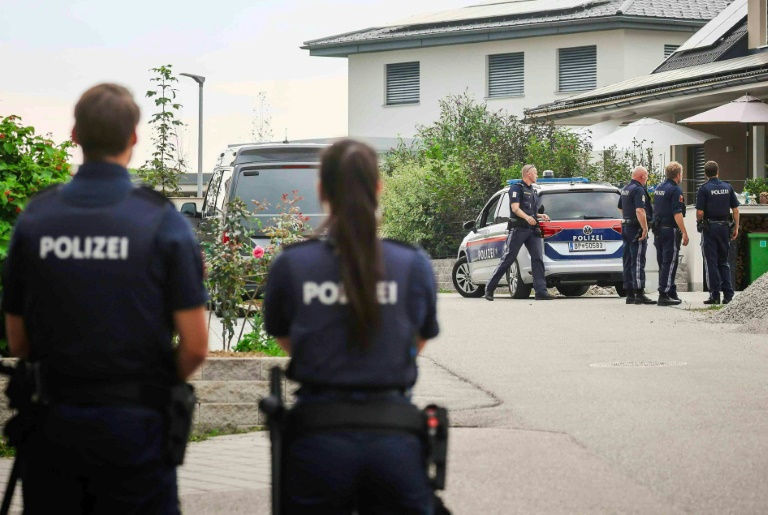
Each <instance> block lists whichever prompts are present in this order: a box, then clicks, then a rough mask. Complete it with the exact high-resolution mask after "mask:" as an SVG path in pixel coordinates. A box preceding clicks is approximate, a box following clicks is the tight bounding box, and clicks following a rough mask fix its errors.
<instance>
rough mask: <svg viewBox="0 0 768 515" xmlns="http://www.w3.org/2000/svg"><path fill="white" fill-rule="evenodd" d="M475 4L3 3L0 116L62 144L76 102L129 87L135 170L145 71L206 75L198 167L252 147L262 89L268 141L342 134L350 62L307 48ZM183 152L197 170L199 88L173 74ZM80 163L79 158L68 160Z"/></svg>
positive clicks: (374, 0) (144, 133)
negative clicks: (133, 104) (135, 122)
mask: <svg viewBox="0 0 768 515" xmlns="http://www.w3.org/2000/svg"><path fill="white" fill-rule="evenodd" d="M475 3H479V2H477V1H473V0H415V1H414V0H410V1H409V0H320V1H318V0H282V1H281V0H219V1H214V2H206V3H205V4H203V3H202V2H200V3H199V5H204V7H196V6H195V3H193V2H188V1H185V2H181V1H178V0H165V1H163V0H159V1H158V0H153V1H150V0H134V1H132V2H124V1H121V2H117V1H115V0H80V1H78V0H70V1H67V2H64V1H61V0H0V4H2V5H1V6H0V70H2V72H0V73H1V75H0V77H1V78H0V116H8V115H10V114H16V115H19V116H21V117H22V118H23V122H24V123H25V124H28V125H33V126H34V127H35V129H36V130H37V131H38V132H39V133H42V134H45V133H52V135H53V139H54V140H55V141H57V142H58V141H62V140H64V139H65V138H67V137H69V134H70V131H71V128H72V123H73V119H72V111H73V108H74V104H75V102H76V101H77V98H78V97H79V95H80V94H81V93H82V92H83V91H84V90H85V89H87V88H88V87H90V86H92V85H94V84H97V83H100V82H106V81H109V82H117V83H120V84H123V85H125V86H127V87H128V88H129V89H131V90H132V91H133V93H134V95H135V97H136V100H137V101H138V102H139V105H140V106H141V109H142V120H141V122H140V125H139V145H138V146H137V148H136V151H135V153H134V158H133V161H132V162H131V166H132V167H138V166H141V165H142V164H143V163H144V161H145V160H146V159H148V157H149V154H150V152H151V143H150V137H151V132H150V130H149V127H148V125H147V120H148V119H149V116H150V114H151V113H152V112H153V111H154V105H153V103H152V101H151V100H150V99H146V98H144V94H145V92H146V90H147V89H149V88H150V87H151V84H150V81H149V79H150V78H151V77H152V74H151V73H150V72H149V69H150V68H153V67H157V66H160V65H164V64H171V65H173V70H174V73H176V74H178V73H179V72H188V73H195V74H198V75H203V76H205V77H206V82H205V88H204V113H203V115H204V116H203V121H204V130H203V137H204V144H203V153H204V154H203V169H204V171H206V172H209V171H211V169H212V168H213V165H214V163H215V160H216V157H217V155H218V154H219V153H220V152H221V150H222V149H223V148H225V147H226V146H227V144H230V143H238V142H244V141H250V140H251V137H250V134H251V129H252V121H253V118H254V116H253V109H254V108H255V107H257V105H256V104H257V101H256V99H257V95H258V93H259V92H260V91H264V92H265V93H266V96H267V101H268V103H269V105H270V106H271V109H270V112H271V121H272V127H273V130H274V133H275V138H279V139H282V138H283V137H284V133H285V129H286V128H287V130H288V138H289V139H301V138H313V137H335V136H343V135H346V131H347V60H346V59H340V58H330V57H310V56H309V52H308V51H307V50H301V49H300V48H299V47H300V46H301V45H302V44H303V42H304V41H308V40H312V39H317V38H321V37H325V36H331V35H335V34H340V33H344V32H349V31H354V30H359V29H364V28H368V27H372V26H377V25H379V24H383V23H386V22H391V21H393V20H400V19H403V18H407V17H409V16H412V15H416V14H423V13H428V12H433V11H440V10H444V9H452V8H456V7H463V6H466V5H472V4H475ZM179 79H180V81H179V83H178V89H179V91H178V100H179V101H180V103H181V104H183V109H182V114H181V119H182V121H183V122H185V123H186V124H187V127H186V128H185V129H184V130H183V131H182V134H181V136H182V138H181V142H182V146H183V151H184V153H185V154H186V157H187V160H188V162H189V164H190V171H193V172H195V171H197V123H198V121H197V120H198V114H197V111H198V109H197V105H198V87H197V84H195V82H193V81H192V79H189V78H186V77H179ZM80 160H81V156H80V153H79V151H76V152H75V154H74V156H73V162H76V163H79V162H80Z"/></svg>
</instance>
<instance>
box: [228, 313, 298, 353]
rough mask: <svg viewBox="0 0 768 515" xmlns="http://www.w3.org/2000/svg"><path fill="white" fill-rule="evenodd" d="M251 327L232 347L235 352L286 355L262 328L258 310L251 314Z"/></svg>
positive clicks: (262, 323) (261, 319) (262, 322)
mask: <svg viewBox="0 0 768 515" xmlns="http://www.w3.org/2000/svg"><path fill="white" fill-rule="evenodd" d="M251 327H252V328H253V331H251V332H250V333H247V334H245V335H243V337H242V338H240V341H239V342H237V345H235V347H234V349H233V350H234V351H235V352H262V353H264V354H266V355H267V356H278V357H282V356H286V353H285V351H284V350H283V349H282V347H280V345H279V344H278V343H277V340H275V339H274V338H272V337H271V336H269V335H268V334H267V332H266V331H265V330H264V320H263V318H262V315H261V311H260V310H259V311H255V312H254V313H253V315H252V316H251Z"/></svg>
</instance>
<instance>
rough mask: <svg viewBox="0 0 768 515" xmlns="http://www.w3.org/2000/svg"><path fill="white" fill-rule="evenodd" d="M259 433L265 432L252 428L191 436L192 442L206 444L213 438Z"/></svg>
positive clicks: (212, 431)
mask: <svg viewBox="0 0 768 515" xmlns="http://www.w3.org/2000/svg"><path fill="white" fill-rule="evenodd" d="M257 431H263V429H261V428H251V429H211V430H209V431H204V432H202V433H197V434H192V435H190V436H189V441H190V442H204V441H206V440H209V439H211V438H215V437H217V436H228V435H243V434H246V433H254V432H257Z"/></svg>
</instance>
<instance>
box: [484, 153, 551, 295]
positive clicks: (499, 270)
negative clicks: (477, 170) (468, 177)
mask: <svg viewBox="0 0 768 515" xmlns="http://www.w3.org/2000/svg"><path fill="white" fill-rule="evenodd" d="M521 175H522V180H521V181H520V182H518V183H516V184H513V185H512V186H510V187H509V203H510V208H511V216H510V218H509V234H507V241H506V242H505V243H504V251H503V252H502V255H501V259H500V260H499V264H498V266H497V267H496V268H495V269H494V271H493V274H491V279H490V280H489V281H488V284H486V286H485V298H486V300H493V290H495V289H496V286H497V285H498V284H499V281H500V280H501V278H502V277H503V276H504V274H505V273H506V271H507V270H508V269H509V267H510V266H512V263H514V262H515V260H516V259H517V254H518V253H519V252H520V249H521V248H522V247H523V245H525V248H526V249H528V253H529V254H530V255H531V268H532V272H533V289H534V291H535V292H536V300H551V299H554V298H555V297H554V296H553V295H550V293H549V292H548V291H547V280H546V279H545V277H544V257H543V245H542V239H541V230H540V229H539V228H538V227H537V226H536V224H537V222H536V220H537V219H540V220H542V221H549V216H547V215H545V214H539V213H538V210H539V207H540V205H541V202H540V201H539V195H538V194H537V193H536V190H535V189H534V188H533V185H534V184H535V183H536V178H537V177H538V172H537V171H536V167H534V166H533V165H525V166H524V167H523V171H522V174H521Z"/></svg>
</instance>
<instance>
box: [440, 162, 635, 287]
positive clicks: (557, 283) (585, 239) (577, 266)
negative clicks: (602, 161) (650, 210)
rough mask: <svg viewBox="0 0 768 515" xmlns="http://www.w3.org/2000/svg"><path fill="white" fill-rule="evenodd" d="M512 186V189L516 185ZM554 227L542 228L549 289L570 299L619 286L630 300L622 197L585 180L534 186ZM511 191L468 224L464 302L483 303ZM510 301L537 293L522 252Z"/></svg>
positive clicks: (458, 268)
mask: <svg viewBox="0 0 768 515" xmlns="http://www.w3.org/2000/svg"><path fill="white" fill-rule="evenodd" d="M514 182H515V181H514V180H513V181H509V184H510V185H511V184H514ZM535 187H536V189H537V191H538V193H539V196H540V201H541V206H543V208H544V212H545V213H546V214H547V215H549V218H550V221H549V222H541V223H540V228H541V231H542V236H543V237H542V240H541V241H542V245H543V246H544V252H543V255H544V269H545V277H546V280H547V287H550V288H551V287H556V288H557V290H558V291H559V292H560V293H561V294H563V295H565V296H568V297H577V296H581V295H584V294H585V293H586V292H587V290H588V289H589V287H590V286H592V285H599V286H614V287H615V288H616V291H617V293H618V294H619V295H620V296H622V297H623V296H625V295H626V293H625V292H624V288H623V279H622V259H621V255H622V250H621V247H622V240H621V218H620V213H619V210H618V208H617V204H618V201H619V195H620V191H619V189H618V188H616V187H614V186H611V185H610V184H607V183H598V182H590V181H589V180H588V179H584V178H576V177H574V178H568V179H554V178H552V179H548V178H542V179H539V180H538V182H537V183H536V185H535ZM508 191H509V186H507V187H506V188H504V189H502V190H500V191H497V192H496V193H495V194H494V195H493V196H492V197H491V199H490V200H489V201H488V202H487V203H486V204H485V207H484V208H483V209H482V211H481V212H480V214H479V215H478V216H477V218H476V219H475V220H473V221H470V222H466V223H465V224H464V228H465V229H468V230H470V232H469V234H467V235H466V236H465V237H464V240H463V241H462V242H461V245H460V247H459V252H458V259H457V261H456V263H455V265H454V267H453V275H452V277H453V284H454V286H455V287H456V290H457V291H458V292H459V293H460V294H461V295H463V296H464V297H482V296H483V294H484V293H485V284H486V283H487V282H488V280H489V279H490V278H491V275H492V274H493V270H494V269H495V268H496V266H497V265H498V264H499V260H500V259H501V255H502V252H503V249H504V242H505V241H506V238H507V234H508V230H507V222H508V220H509V216H510V206H509V196H508ZM507 282H508V284H509V290H510V295H511V296H512V297H513V298H516V299H523V298H527V297H528V296H529V295H530V294H531V289H532V287H533V275H532V271H531V257H530V255H529V254H528V251H527V250H526V249H525V247H523V248H522V249H521V250H520V253H519V254H518V256H517V261H516V262H515V263H514V264H513V265H512V266H511V267H510V269H509V271H508V272H507Z"/></svg>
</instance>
